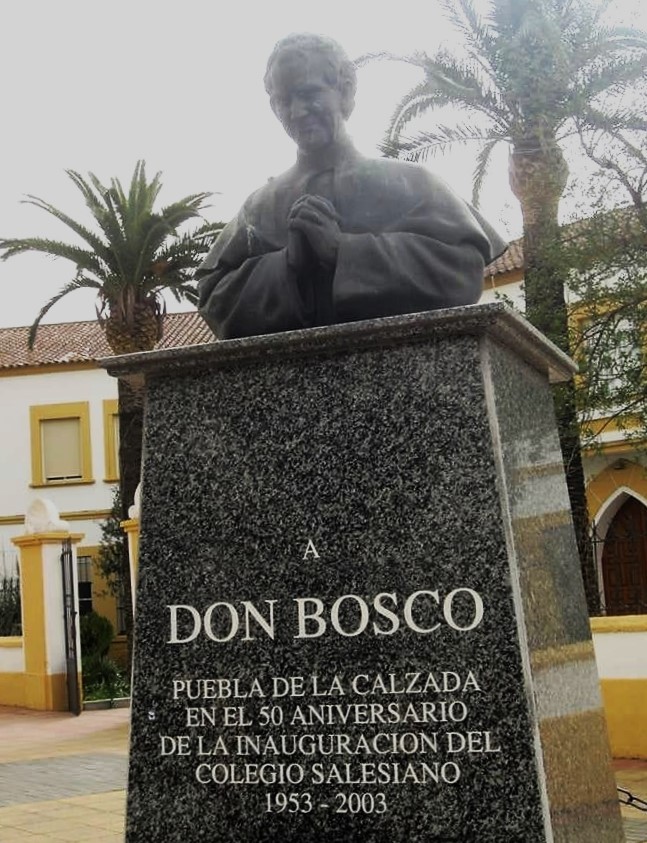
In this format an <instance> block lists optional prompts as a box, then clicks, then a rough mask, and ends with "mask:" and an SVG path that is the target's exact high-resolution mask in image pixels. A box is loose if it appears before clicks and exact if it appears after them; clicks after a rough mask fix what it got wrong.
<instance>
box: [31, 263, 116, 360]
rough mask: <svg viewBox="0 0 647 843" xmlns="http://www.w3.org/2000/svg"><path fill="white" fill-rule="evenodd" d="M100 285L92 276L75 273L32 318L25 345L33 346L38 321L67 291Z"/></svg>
mask: <svg viewBox="0 0 647 843" xmlns="http://www.w3.org/2000/svg"><path fill="white" fill-rule="evenodd" d="M101 287H102V285H101V284H100V283H99V282H98V281H95V280H94V279H92V278H88V277H87V276H85V275H83V274H80V275H77V276H76V278H74V279H73V280H72V281H68V283H67V284H65V286H63V287H62V288H61V289H60V290H59V291H58V293H56V295H55V296H52V298H51V299H50V300H49V301H48V302H47V303H46V304H44V305H43V306H42V307H41V309H40V311H39V313H38V316H37V317H36V319H34V322H33V324H32V326H31V328H30V329H29V335H28V337H27V347H28V348H29V349H30V350H31V349H32V348H33V347H34V343H35V342H36V334H37V333H38V328H39V326H40V323H41V322H42V320H43V319H44V317H45V316H47V314H48V313H49V311H50V310H51V309H52V307H54V305H55V304H57V303H58V302H59V301H60V300H61V299H62V298H64V297H65V296H67V295H68V293H72V292H74V290H84V289H88V288H91V289H95V290H101Z"/></svg>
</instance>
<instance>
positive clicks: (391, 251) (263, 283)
mask: <svg viewBox="0 0 647 843" xmlns="http://www.w3.org/2000/svg"><path fill="white" fill-rule="evenodd" d="M356 82H357V79H356V72H355V67H354V65H353V63H352V62H351V61H350V60H349V59H348V57H347V56H346V54H345V53H344V51H343V50H342V48H341V47H340V46H339V45H338V44H337V43H336V42H334V41H332V40H331V39H329V38H324V37H322V36H318V35H306V34H295V35H290V36H288V37H287V38H284V39H282V40H281V41H279V43H278V44H277V45H276V47H275V48H274V51H273V52H272V55H271V56H270V58H269V61H268V65H267V72H266V74H265V87H266V89H267V92H268V94H269V96H270V103H271V106H272V110H273V111H274V113H275V114H276V116H277V117H278V119H279V120H280V121H281V123H282V125H283V127H284V128H285V130H286V132H287V134H288V135H289V136H290V137H291V138H292V139H293V140H294V141H295V143H296V144H297V147H298V154H297V161H296V164H295V165H294V166H293V167H291V168H290V169H289V170H287V172H285V173H283V174H282V175H280V176H278V177H276V178H274V179H271V180H270V181H269V182H268V184H266V185H265V186H264V187H262V188H260V189H259V190H257V191H256V192H255V193H253V194H252V195H251V196H250V197H249V198H248V199H247V201H246V202H245V204H244V205H243V207H242V208H241V210H240V211H239V213H238V215H237V216H236V217H235V219H233V220H232V221H231V222H230V223H229V224H228V225H227V226H226V228H225V229H224V231H223V232H222V233H221V235H220V236H219V238H218V240H217V241H216V243H215V245H214V247H213V248H212V250H211V252H210V253H209V255H208V256H207V258H206V259H205V261H204V263H203V264H202V266H201V267H200V269H199V270H198V273H197V277H198V279H199V291H200V312H201V313H202V315H203V316H204V318H205V319H206V321H207V322H208V323H209V325H210V326H211V328H212V329H213V330H214V331H215V333H216V334H217V336H219V337H220V338H222V339H228V338H232V337H244V336H252V335H255V334H264V333H275V332H277V331H289V330H294V329H297V328H309V327H314V326H317V325H331V324H337V323H340V322H352V321H356V320H358V319H369V318H374V317H380V316H393V315H396V314H403V313H414V312H417V311H423V310H434V309H437V308H442V307H452V306H456V305H465V304H473V303H474V302H476V301H477V300H478V298H479V297H480V295H481V290H482V284H483V270H484V268H485V266H486V265H487V264H488V263H490V262H491V261H492V260H494V259H495V258H496V257H497V256H498V255H500V254H501V252H503V251H504V249H505V243H504V241H503V240H501V238H500V237H499V236H498V235H497V234H496V232H495V231H494V230H493V229H492V228H491V227H490V226H489V225H488V224H487V223H486V222H485V220H483V218H482V217H481V216H480V214H479V213H478V212H477V211H476V210H475V209H474V208H472V207H471V206H470V205H468V204H467V203H466V202H464V201H463V200H462V199H460V198H458V197H457V196H456V195H455V194H454V193H453V192H452V191H451V190H450V189H449V188H448V187H447V186H446V185H445V184H444V183H443V182H442V181H441V180H440V179H438V178H437V177H436V176H434V175H432V174H431V173H430V172H429V171H428V170H426V169H425V168H423V167H421V166H419V165H416V164H410V163H406V162H402V161H396V160H391V159H368V158H365V157H363V156H361V155H360V154H359V153H358V152H357V151H356V150H355V148H354V147H353V145H352V143H351V141H350V138H349V137H348V135H347V133H346V126H345V121H346V120H347V119H348V117H349V116H350V114H351V112H352V110H353V105H354V96H355V89H356Z"/></svg>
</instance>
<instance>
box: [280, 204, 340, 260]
mask: <svg viewBox="0 0 647 843" xmlns="http://www.w3.org/2000/svg"><path fill="white" fill-rule="evenodd" d="M339 219H340V218H339V214H338V213H337V211H336V210H335V207H334V205H333V204H332V202H330V201H329V200H328V199H326V198H325V197H323V196H316V195H311V194H305V196H300V197H299V199H297V201H296V202H295V203H294V205H292V208H291V209H290V213H289V214H288V244H287V251H288V263H289V264H290V266H293V267H294V268H295V269H301V268H305V266H306V265H307V264H308V263H309V255H308V252H310V253H311V254H312V255H314V257H315V258H316V259H317V260H319V261H321V262H322V263H324V264H326V265H327V266H330V267H334V266H335V264H336V263H337V252H338V250H339V240H340V238H341V229H340V228H339ZM308 247H309V248H308Z"/></svg>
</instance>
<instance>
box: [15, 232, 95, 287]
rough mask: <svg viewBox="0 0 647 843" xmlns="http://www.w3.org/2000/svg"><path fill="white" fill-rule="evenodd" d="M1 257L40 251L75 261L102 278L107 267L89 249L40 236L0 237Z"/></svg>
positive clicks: (83, 268) (53, 256) (81, 267)
mask: <svg viewBox="0 0 647 843" xmlns="http://www.w3.org/2000/svg"><path fill="white" fill-rule="evenodd" d="M0 250H2V251H3V254H2V255H0V259H1V260H3V261H5V260H8V259H9V258H11V257H14V256H15V255H21V254H26V253H27V252H40V253H41V254H44V255H47V256H48V257H51V258H63V259H65V260H69V261H71V262H72V263H74V264H75V265H76V266H77V267H78V268H79V269H82V270H85V271H86V272H91V273H93V274H94V275H96V276H97V278H99V279H100V278H102V277H104V276H105V274H106V267H105V265H104V264H103V262H102V261H101V259H100V258H99V257H98V256H97V255H95V253H94V252H91V251H89V250H87V249H81V248H80V247H79V246H72V245H70V244H69V243H64V242H63V241H61V240H49V239H46V238H40V237H23V238H13V239H12V238H6V239H0Z"/></svg>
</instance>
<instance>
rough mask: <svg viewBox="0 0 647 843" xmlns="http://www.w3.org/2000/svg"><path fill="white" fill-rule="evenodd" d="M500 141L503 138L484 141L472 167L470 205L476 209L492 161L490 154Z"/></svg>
mask: <svg viewBox="0 0 647 843" xmlns="http://www.w3.org/2000/svg"><path fill="white" fill-rule="evenodd" d="M502 141H503V138H500V137H499V138H496V137H495V138H492V139H491V140H488V141H485V142H484V143H483V145H482V146H481V148H480V150H479V152H478V155H477V156H476V165H475V166H474V174H473V176H472V203H473V205H474V206H475V207H476V208H478V207H479V204H480V201H481V190H482V188H483V182H484V181H485V177H486V176H487V173H488V169H489V166H490V161H491V160H492V152H493V151H494V148H495V146H497V144H499V143H501V142H502Z"/></svg>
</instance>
